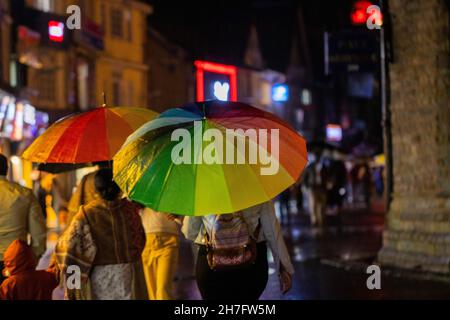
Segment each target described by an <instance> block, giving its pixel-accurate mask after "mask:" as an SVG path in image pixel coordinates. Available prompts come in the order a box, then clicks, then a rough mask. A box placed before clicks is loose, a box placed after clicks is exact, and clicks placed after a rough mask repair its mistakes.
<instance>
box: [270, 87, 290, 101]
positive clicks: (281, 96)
mask: <svg viewBox="0 0 450 320" xmlns="http://www.w3.org/2000/svg"><path fill="white" fill-rule="evenodd" d="M288 99H289V88H288V86H287V85H285V84H276V85H274V86H273V87H272V100H273V101H276V102H285V101H287V100H288Z"/></svg>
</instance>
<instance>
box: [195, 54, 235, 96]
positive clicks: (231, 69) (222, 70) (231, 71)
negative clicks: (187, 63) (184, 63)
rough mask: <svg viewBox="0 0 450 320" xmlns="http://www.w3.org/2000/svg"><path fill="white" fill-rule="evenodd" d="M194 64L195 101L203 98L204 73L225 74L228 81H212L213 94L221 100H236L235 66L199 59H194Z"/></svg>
mask: <svg viewBox="0 0 450 320" xmlns="http://www.w3.org/2000/svg"><path fill="white" fill-rule="evenodd" d="M194 65H195V67H196V68H197V71H196V74H195V78H196V82H197V86H196V95H197V101H204V100H205V73H212V74H216V75H225V76H227V77H228V79H229V83H228V82H227V81H225V82H223V81H217V80H216V81H214V83H213V85H214V86H213V95H214V97H215V98H217V99H219V100H222V101H226V100H231V101H237V68H236V67H235V66H230V65H225V64H219V63H213V62H207V61H200V60H196V61H195V62H194ZM228 96H229V97H228Z"/></svg>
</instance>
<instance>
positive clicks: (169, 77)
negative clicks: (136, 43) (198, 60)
mask: <svg viewBox="0 0 450 320" xmlns="http://www.w3.org/2000/svg"><path fill="white" fill-rule="evenodd" d="M146 48H147V51H146V57H147V58H146V60H147V61H148V66H149V69H148V105H149V107H150V109H152V110H155V111H157V112H162V111H164V110H166V109H168V108H171V107H175V106H180V105H183V104H185V103H188V102H192V101H194V100H195V96H194V92H195V91H194V84H195V79H194V64H193V61H192V59H191V58H190V56H189V54H188V52H187V51H186V50H184V49H183V48H181V47H180V46H178V45H176V44H174V43H172V42H170V41H169V40H168V39H166V38H165V37H164V36H163V35H162V34H161V33H159V32H158V31H157V30H155V29H154V28H149V29H148V42H147V47H146Z"/></svg>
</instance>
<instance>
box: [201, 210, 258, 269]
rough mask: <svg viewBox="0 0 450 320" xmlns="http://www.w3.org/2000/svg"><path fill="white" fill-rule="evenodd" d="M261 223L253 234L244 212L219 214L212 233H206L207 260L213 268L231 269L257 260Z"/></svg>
mask: <svg viewBox="0 0 450 320" xmlns="http://www.w3.org/2000/svg"><path fill="white" fill-rule="evenodd" d="M259 231H260V223H259V222H258V226H257V227H256V230H255V233H254V234H251V232H250V229H249V226H248V224H247V222H246V221H245V219H244V217H243V215H242V212H236V213H231V214H222V215H217V216H216V218H215V220H214V225H213V228H212V230H211V231H210V232H211V234H208V232H206V233H205V238H206V246H207V260H208V265H209V267H210V269H212V270H230V269H237V268H243V267H246V266H249V265H252V264H254V263H255V261H256V255H257V249H256V241H257V239H258V236H259Z"/></svg>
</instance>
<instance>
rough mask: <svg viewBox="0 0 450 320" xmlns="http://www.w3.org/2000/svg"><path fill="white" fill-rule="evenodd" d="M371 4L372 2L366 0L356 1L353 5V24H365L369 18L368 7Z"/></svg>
mask: <svg viewBox="0 0 450 320" xmlns="http://www.w3.org/2000/svg"><path fill="white" fill-rule="evenodd" d="M371 5H372V3H370V2H369V1H365V0H361V1H357V2H355V4H354V5H353V9H352V13H351V15H350V18H351V20H352V24H354V25H361V24H365V23H366V21H367V18H368V14H367V8H368V7H370V6H371Z"/></svg>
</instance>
